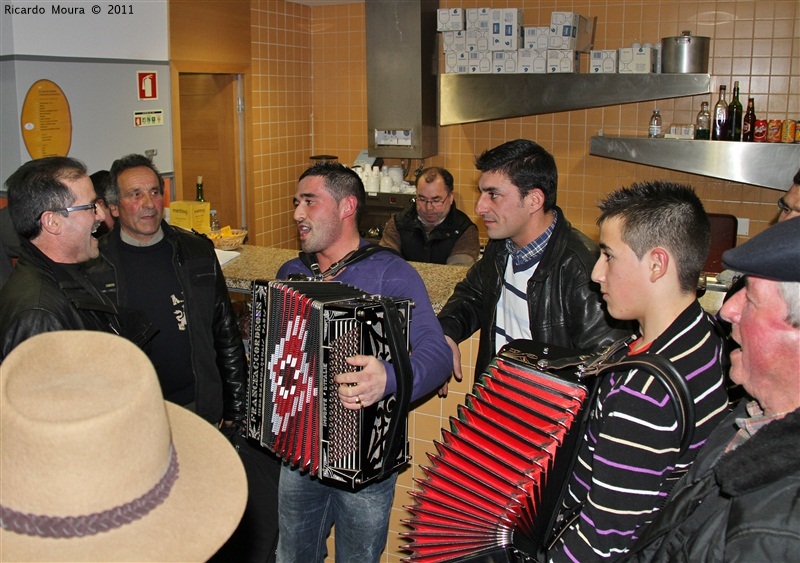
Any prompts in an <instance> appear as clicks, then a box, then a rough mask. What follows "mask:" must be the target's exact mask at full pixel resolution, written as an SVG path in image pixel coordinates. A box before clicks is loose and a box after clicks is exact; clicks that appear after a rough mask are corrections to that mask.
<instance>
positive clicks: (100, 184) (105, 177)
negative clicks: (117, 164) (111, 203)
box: [89, 170, 111, 201]
mask: <svg viewBox="0 0 800 563" xmlns="http://www.w3.org/2000/svg"><path fill="white" fill-rule="evenodd" d="M89 179H90V180H91V181H92V185H93V186H94V193H95V195H96V196H97V199H102V200H103V201H106V194H107V193H108V184H109V182H110V181H111V174H110V173H109V172H108V170H98V171H97V172H95V173H94V174H89Z"/></svg>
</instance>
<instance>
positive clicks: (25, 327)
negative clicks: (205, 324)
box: [0, 156, 141, 361]
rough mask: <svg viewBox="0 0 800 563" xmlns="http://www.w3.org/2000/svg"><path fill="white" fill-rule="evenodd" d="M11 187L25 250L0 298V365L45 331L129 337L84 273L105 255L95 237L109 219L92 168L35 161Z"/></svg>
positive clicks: (59, 159)
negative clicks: (99, 200) (97, 195)
mask: <svg viewBox="0 0 800 563" xmlns="http://www.w3.org/2000/svg"><path fill="white" fill-rule="evenodd" d="M6 187H7V189H8V200H9V203H8V211H9V213H10V215H11V220H12V222H13V224H14V229H15V230H16V232H17V233H18V234H19V238H20V241H21V251H20V258H19V261H18V263H17V266H16V267H15V268H14V270H13V272H12V273H11V276H10V277H9V279H8V282H7V283H6V284H5V285H4V286H3V289H2V291H0V361H2V360H3V358H5V356H6V355H7V354H8V353H9V352H10V351H11V350H12V349H13V348H14V347H16V346H17V345H18V344H19V343H20V342H22V341H23V340H26V339H27V338H30V337H31V336H34V335H36V334H39V333H41V332H50V331H56V330H99V331H104V332H113V333H117V334H120V333H123V332H124V329H123V326H122V322H121V320H120V317H119V315H118V311H117V308H116V307H115V306H114V304H113V303H112V302H111V301H109V300H108V299H107V298H104V297H103V296H102V295H101V294H100V293H99V292H98V291H96V290H95V288H94V287H93V286H92V284H91V283H90V282H89V280H88V279H87V277H86V275H85V273H84V270H83V267H82V266H81V265H82V264H83V263H84V262H86V261H88V260H90V259H92V258H95V257H97V255H98V253H99V251H98V248H97V240H96V239H95V238H94V237H93V236H92V233H93V232H94V231H95V229H97V226H98V225H99V224H100V222H101V221H102V220H103V218H104V215H103V211H102V209H100V208H99V207H97V206H96V204H95V193H94V188H93V187H92V182H91V180H89V176H88V175H87V174H86V166H85V165H84V164H83V163H82V162H80V161H78V160H75V159H73V158H67V157H60V156H59V157H48V158H42V159H38V160H32V161H30V162H27V163H25V164H23V165H22V166H20V168H19V169H18V170H17V171H16V172H14V173H13V174H12V175H11V176H10V177H9V178H8V180H7V181H6ZM134 340H136V339H134ZM137 343H139V344H140V343H141V342H137Z"/></svg>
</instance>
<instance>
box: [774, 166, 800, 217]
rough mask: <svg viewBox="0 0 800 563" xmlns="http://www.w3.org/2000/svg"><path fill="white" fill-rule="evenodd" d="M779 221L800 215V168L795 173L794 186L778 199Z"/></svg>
mask: <svg viewBox="0 0 800 563" xmlns="http://www.w3.org/2000/svg"><path fill="white" fill-rule="evenodd" d="M778 208H779V209H780V213H779V214H778V221H786V219H791V218H792V217H800V170H798V171H797V173H796V174H795V175H794V179H793V180H792V187H791V188H789V190H788V191H787V192H786V195H785V196H783V197H781V198H779V199H778Z"/></svg>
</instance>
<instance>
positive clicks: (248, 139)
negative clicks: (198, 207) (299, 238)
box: [169, 61, 255, 232]
mask: <svg viewBox="0 0 800 563" xmlns="http://www.w3.org/2000/svg"><path fill="white" fill-rule="evenodd" d="M169 70H170V83H171V87H172V88H171V92H170V101H171V104H172V151H173V155H172V158H173V164H174V171H175V179H174V186H175V197H176V199H186V198H187V197H188V198H189V199H192V198H193V197H194V194H184V193H183V155H182V150H183V147H182V143H181V113H180V112H181V110H180V107H181V104H180V94H181V93H180V75H181V74H235V75H239V76H241V77H242V79H243V93H244V147H242V146H241V142H240V138H241V137H242V135H241V134H237V135H234V137H235V138H234V143H235V151H236V155H237V166H236V167H235V168H236V171H235V185H236V188H237V189H236V202H237V205H236V216H237V220H238V221H239V223H241V224H244V225H246V226H247V228H248V229H249V230H251V231H253V232H255V204H254V201H253V196H254V194H255V190H254V188H253V186H254V174H253V106H252V100H251V98H252V96H251V95H250V92H252V88H251V76H250V65H245V64H239V63H214V62H201V61H170V63H169ZM236 131H237V132H238V133H241V132H240V128H239V124H238V123H236ZM239 155H244V173H243V174H242V171H241V166H239V165H240V164H241V163H240V162H239V161H238V160H239ZM242 185H244V197H245V215H246V216H245V217H241V208H242V201H241V198H242V190H241V186H242Z"/></svg>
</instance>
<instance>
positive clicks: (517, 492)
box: [404, 339, 695, 563]
mask: <svg viewBox="0 0 800 563" xmlns="http://www.w3.org/2000/svg"><path fill="white" fill-rule="evenodd" d="M631 341H632V339H623V340H620V341H618V342H615V343H614V344H612V345H610V346H608V347H607V348H605V349H604V350H603V351H602V352H601V353H599V354H598V355H593V356H576V355H575V353H574V352H571V351H569V350H565V349H563V348H558V347H555V346H548V345H541V344H537V343H535V342H532V341H530V340H515V341H513V342H511V343H509V344H508V345H506V346H504V347H503V349H502V350H500V353H499V354H498V355H497V357H495V358H494V359H493V360H492V362H491V363H490V364H489V366H488V367H487V369H486V371H484V372H483V373H482V374H480V375H479V376H478V378H477V380H476V383H475V386H474V389H473V391H472V393H471V394H469V395H467V400H466V402H465V403H464V404H463V405H460V406H459V409H458V417H451V419H450V429H449V430H447V429H443V430H442V435H443V439H442V441H441V442H434V443H435V446H436V450H437V453H436V454H428V457H429V458H430V460H431V462H432V466H431V467H427V468H423V469H424V471H425V473H426V478H425V479H419V480H416V482H417V484H418V485H419V487H420V490H419V491H412V492H411V495H412V496H413V498H414V500H415V501H416V504H414V505H413V506H410V507H407V509H408V510H409V512H411V514H412V515H413V517H412V518H410V519H408V520H406V521H405V522H406V524H408V525H409V526H410V527H411V528H412V531H411V532H408V533H406V534H404V536H405V537H407V538H409V539H410V540H412V541H411V543H410V544H408V545H406V546H404V548H405V549H406V550H408V551H410V552H412V555H411V556H410V557H408V558H407V560H409V561H426V562H429V563H434V562H444V561H473V562H478V561H480V562H483V563H487V562H492V563H498V562H514V563H529V562H534V561H542V560H544V559H546V553H547V550H548V549H550V548H551V547H552V546H553V544H554V542H555V541H556V539H557V538H558V537H559V534H561V533H563V532H564V530H566V529H567V528H568V527H569V526H570V525H571V524H572V523H574V522H575V521H576V519H577V518H578V517H579V515H580V508H581V505H580V504H579V505H578V506H576V507H574V508H573V509H572V510H570V511H569V513H568V514H562V507H563V505H562V502H563V500H564V497H565V494H566V488H567V484H568V480H569V477H570V475H571V474H572V470H573V467H574V465H575V462H576V459H577V450H578V446H579V444H580V442H581V440H582V438H583V436H584V434H585V432H586V427H587V425H588V421H589V418H590V416H591V412H592V410H593V408H594V406H595V404H596V401H597V391H598V388H599V386H600V380H601V376H603V375H605V374H607V373H610V372H612V371H628V370H631V369H636V370H641V371H643V372H646V373H648V374H649V375H651V376H653V378H654V379H655V380H657V381H658V382H659V384H661V385H662V386H663V387H664V388H665V390H666V391H667V394H668V396H669V397H670V400H671V402H672V405H673V407H674V408H675V415H676V421H677V424H676V431H677V432H678V434H679V436H680V450H679V451H680V454H679V455H683V453H684V452H686V451H687V449H688V448H689V446H690V445H691V443H692V437H693V434H694V425H695V413H694V402H693V400H692V396H691V394H690V392H689V388H688V386H687V384H686V380H685V379H684V378H683V377H682V376H681V375H680V374H679V373H678V372H677V371H676V370H675V367H674V366H673V365H672V363H671V362H670V361H669V360H668V359H666V358H664V357H662V356H659V355H656V354H653V355H650V354H639V355H635V356H630V357H622V358H621V359H618V360H614V358H617V357H619V356H620V355H621V354H622V352H623V351H624V350H625V348H626V347H627V345H628V344H629V343H630V342H631ZM622 355H623V356H624V354H622Z"/></svg>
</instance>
